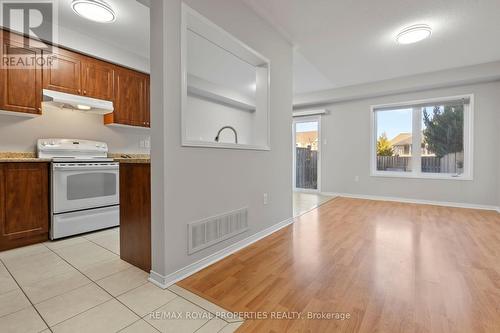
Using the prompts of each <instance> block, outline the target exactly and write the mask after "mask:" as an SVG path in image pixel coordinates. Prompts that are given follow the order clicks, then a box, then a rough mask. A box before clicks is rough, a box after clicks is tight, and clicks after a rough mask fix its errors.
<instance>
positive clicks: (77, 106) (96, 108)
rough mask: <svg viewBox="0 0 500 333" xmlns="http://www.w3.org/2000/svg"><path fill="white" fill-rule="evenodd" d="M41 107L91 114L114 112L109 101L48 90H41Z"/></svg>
mask: <svg viewBox="0 0 500 333" xmlns="http://www.w3.org/2000/svg"><path fill="white" fill-rule="evenodd" d="M42 105H44V106H52V107H54V106H55V107H57V108H60V109H70V110H77V111H81V112H85V113H92V114H108V113H111V112H113V110H114V108H113V102H111V101H105V100H102V99H96V98H90V97H85V96H79V95H72V94H66V93H62V92H59V91H54V90H48V89H43V102H42Z"/></svg>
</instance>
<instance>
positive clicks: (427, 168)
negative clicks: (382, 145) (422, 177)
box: [377, 156, 458, 173]
mask: <svg viewBox="0 0 500 333" xmlns="http://www.w3.org/2000/svg"><path fill="white" fill-rule="evenodd" d="M452 159H453V160H452ZM457 159H458V158H457ZM377 170H379V171H411V157H409V156H377ZM422 172H428V173H454V172H457V168H456V163H455V160H454V158H453V157H452V156H445V157H443V158H439V157H435V156H423V157H422Z"/></svg>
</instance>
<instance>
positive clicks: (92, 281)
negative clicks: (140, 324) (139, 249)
mask: <svg viewBox="0 0 500 333" xmlns="http://www.w3.org/2000/svg"><path fill="white" fill-rule="evenodd" d="M84 238H85V237H84ZM85 239H86V238H85ZM87 240H88V239H87ZM92 243H93V242H92ZM45 247H47V246H45ZM47 248H48V247H47ZM48 249H49V250H50V251H52V252H53V253H55V254H56V255H57V256H58V257H59V258H61V259H62V260H64V261H65V262H66V263H67V264H68V265H70V266H71V267H73V268H74V269H76V270H77V271H78V272H80V273H81V274H82V275H83V276H85V277H86V278H87V279H89V280H90V281H91V283H93V284H95V285H96V286H97V287H98V288H100V289H102V290H103V291H104V292H105V293H107V294H108V295H109V296H111V299H109V300H107V301H105V302H102V303H99V304H97V305H95V306H93V307H91V308H88V309H87V310H85V311H82V312H80V313H78V314H76V315H74V316H71V317H69V318H67V319H65V320H63V321H61V322H59V323H57V324H56V325H59V324H61V323H63V322H65V321H67V320H70V319H72V318H74V317H76V316H78V315H80V314H82V313H84V312H87V311H89V310H91V309H93V308H96V307H98V306H99V305H102V304H104V303H107V302H109V301H111V300H113V299H114V300H116V301H117V302H118V303H120V304H122V305H123V306H124V307H125V308H127V309H128V310H129V311H131V312H132V313H133V314H135V315H136V316H137V317H139V320H142V319H143V317H141V315H140V314H138V313H136V312H135V311H134V310H132V309H131V308H129V307H128V306H127V305H126V304H124V303H123V302H121V301H120V300H119V299H118V296H121V295H123V294H125V293H126V292H125V293H122V294H120V295H117V297H115V296H113V295H112V294H111V293H110V292H108V291H107V290H106V289H104V288H103V287H102V286H100V285H99V284H98V283H97V282H96V281H94V280H92V279H91V278H90V277H89V276H87V275H86V274H85V273H83V272H82V271H80V270H79V269H78V268H77V267H75V266H73V265H72V264H71V263H70V262H69V261H67V260H66V259H64V258H63V257H61V256H60V255H59V254H57V252H55V251H54V250H52V249H50V248H48ZM108 251H109V250H108ZM110 252H111V251H110ZM112 253H113V254H115V253H114V252H112ZM115 255H116V254H115ZM133 267H135V266H133ZM121 272H122V271H120V272H117V273H115V274H118V273H121ZM115 274H110V275H108V276H112V275H115ZM108 276H107V277H108ZM104 278H106V277H104ZM104 278H103V279H104ZM101 280H102V279H101ZM146 283H148V281H147V280H146V282H145V283H143V284H141V285H140V286H137V287H136V288H139V287H141V286H143V285H145V284H146ZM89 284H90V283H89ZM136 288H133V289H136ZM77 289H78V288H77ZM131 290H132V289H131ZM127 292H128V291H127ZM30 302H31V301H30ZM167 303H168V302H167ZM165 304H166V303H165ZM165 304H164V305H165ZM162 306H163V305H162ZM139 320H136V321H134V322H133V323H131V324H130V325H132V324H134V323H136V322H137V321H139ZM145 322H146V323H147V324H148V325H150V326H151V327H153V328H154V329H156V327H154V326H152V325H151V324H150V323H148V322H147V321H145ZM56 325H54V326H56ZM130 325H128V326H130ZM128 326H126V327H128ZM47 327H49V328H50V326H49V325H47ZM126 327H123V328H122V329H120V330H118V332H119V331H122V330H123V329H125V328H126ZM50 331H51V332H52V330H50Z"/></svg>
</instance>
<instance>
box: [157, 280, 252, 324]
mask: <svg viewBox="0 0 500 333" xmlns="http://www.w3.org/2000/svg"><path fill="white" fill-rule="evenodd" d="M178 287H179V286H178ZM179 288H182V287H179ZM167 289H168V290H169V291H170V292H172V293H174V294H175V295H177V296H178V297H180V298H182V299H184V300H186V301H188V302H189V303H191V304H194V305H196V306H197V307H199V308H202V309H203V310H205V311H207V312H209V313H211V314H213V315H214V318H219V319H220V320H223V321H225V322H226V324H231V323H230V322H228V321H227V320H225V319H224V318H221V317H219V316H217V315H216V314H215V313H213V312H212V311H210V310H208V309H207V308H205V307H204V306H202V305H200V304H196V303H195V302H194V301H191V300H189V299H187V298H185V297H184V296H182V295H179V294H178V293H176V292H175V291H173V290H171V289H170V288H167ZM182 289H184V288H182ZM184 290H186V291H187V292H190V291H189V290H187V289H184ZM192 294H193V295H195V296H198V295H196V294H194V293H192ZM198 297H199V296H198ZM200 298H202V299H204V298H203V297H200ZM204 300H205V301H207V302H209V303H211V304H213V305H215V306H217V307H219V308H221V309H222V310H224V311H225V312H229V313H231V311H228V310H226V309H225V308H223V307H222V306H219V305H217V304H215V303H212V302H210V301H209V300H207V299H204ZM212 319H213V318H212ZM209 321H210V320H209ZM243 322H244V321H243ZM203 326H205V325H203ZM200 328H201V327H200Z"/></svg>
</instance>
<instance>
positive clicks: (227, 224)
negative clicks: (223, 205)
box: [188, 208, 248, 254]
mask: <svg viewBox="0 0 500 333" xmlns="http://www.w3.org/2000/svg"><path fill="white" fill-rule="evenodd" d="M247 230H248V209H247V208H242V209H238V210H235V211H231V212H227V213H224V214H221V215H217V216H213V217H209V218H206V219H203V220H200V221H196V222H191V223H189V224H188V238H189V239H188V244H189V245H188V253H189V254H192V253H195V252H198V251H200V250H203V249H205V248H207V247H210V246H213V245H215V244H217V243H220V242H222V241H224V240H226V239H229V238H231V237H234V236H236V235H239V234H241V233H243V232H245V231H247Z"/></svg>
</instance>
